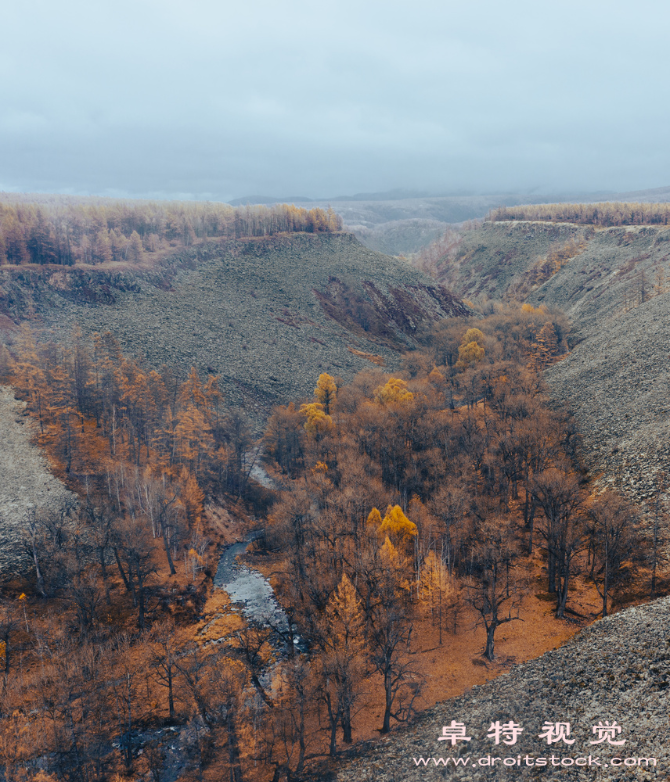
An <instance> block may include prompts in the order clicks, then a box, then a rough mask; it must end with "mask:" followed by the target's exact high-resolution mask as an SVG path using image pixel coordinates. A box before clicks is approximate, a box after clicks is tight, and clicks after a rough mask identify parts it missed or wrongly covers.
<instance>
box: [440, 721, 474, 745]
mask: <svg viewBox="0 0 670 782" xmlns="http://www.w3.org/2000/svg"><path fill="white" fill-rule="evenodd" d="M471 738H472V737H471V736H466V735H465V724H464V723H463V722H456V720H452V721H451V725H445V726H444V727H443V728H442V735H441V736H440V737H439V738H438V741H450V742H451V746H452V747H453V746H455V744H456V742H457V741H470V739H471Z"/></svg>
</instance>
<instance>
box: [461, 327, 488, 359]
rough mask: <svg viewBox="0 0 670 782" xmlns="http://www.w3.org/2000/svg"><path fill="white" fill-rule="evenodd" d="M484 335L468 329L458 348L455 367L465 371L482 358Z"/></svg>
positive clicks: (476, 330)
mask: <svg viewBox="0 0 670 782" xmlns="http://www.w3.org/2000/svg"><path fill="white" fill-rule="evenodd" d="M484 353H485V351H484V335H483V334H482V332H481V331H480V330H479V329H468V330H467V331H466V332H465V334H464V335H463V339H462V340H461V344H460V346H459V348H458V361H457V362H456V366H457V367H459V369H465V368H466V367H469V366H470V365H471V364H475V363H476V362H477V361H481V360H482V359H483V358H484Z"/></svg>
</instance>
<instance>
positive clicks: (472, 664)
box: [245, 555, 600, 753]
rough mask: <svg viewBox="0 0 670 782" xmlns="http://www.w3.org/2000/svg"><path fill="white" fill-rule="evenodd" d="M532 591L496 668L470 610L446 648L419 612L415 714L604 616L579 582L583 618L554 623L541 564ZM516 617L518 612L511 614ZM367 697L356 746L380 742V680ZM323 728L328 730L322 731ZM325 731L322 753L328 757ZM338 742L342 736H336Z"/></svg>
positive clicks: (499, 648) (271, 568)
mask: <svg viewBox="0 0 670 782" xmlns="http://www.w3.org/2000/svg"><path fill="white" fill-rule="evenodd" d="M245 560H246V562H247V564H248V565H249V566H250V567H253V568H256V569H257V570H259V571H261V572H263V574H264V575H265V576H266V577H268V578H270V581H271V582H272V581H274V580H275V578H276V575H275V574H276V573H277V572H278V570H279V569H280V568H281V564H280V562H279V561H278V560H277V559H275V560H274V561H268V559H267V557H260V556H252V555H248V556H247V557H245ZM534 568H535V575H534V576H533V578H532V581H531V584H532V587H531V589H530V591H529V594H527V595H526V596H525V597H524V599H523V601H522V603H521V606H520V610H519V616H520V619H521V621H518V620H515V621H512V622H508V623H506V624H504V625H501V626H500V627H499V628H498V630H497V631H496V635H495V657H496V660H495V662H493V663H491V662H489V661H488V660H486V658H484V657H483V654H482V653H483V651H484V646H485V641H486V637H485V631H484V628H483V627H481V626H478V624H477V615H476V614H475V612H474V611H473V610H472V609H471V608H470V607H469V606H467V605H465V604H461V606H460V607H459V610H458V614H457V626H456V632H454V628H453V623H454V616H453V612H451V613H450V614H449V615H448V616H447V617H445V618H444V620H443V630H442V644H441V645H440V642H439V641H440V633H439V630H438V628H437V627H436V626H435V625H434V623H433V621H432V620H431V616H430V611H429V610H428V611H427V612H426V611H420V610H417V616H416V621H415V623H414V633H413V648H414V655H415V658H414V665H413V667H414V668H415V669H416V670H417V671H420V672H421V674H422V675H423V677H424V680H425V681H424V684H423V687H422V691H421V696H420V698H419V699H418V700H417V701H416V703H415V706H416V709H417V710H419V711H422V710H424V709H427V708H430V707H431V706H434V705H435V704H436V703H438V702H440V701H444V700H448V699H449V698H453V697H456V696H458V695H461V694H463V693H465V692H467V691H468V690H470V689H471V688H472V687H473V686H474V685H479V684H483V683H484V682H487V681H489V680H490V679H494V678H495V677H497V676H500V675H501V674H503V673H506V672H507V671H509V670H510V668H511V667H512V666H513V665H516V664H518V663H522V662H525V661H526V660H530V659H533V658H535V657H539V656H540V655H542V654H544V652H546V651H548V650H550V649H555V648H557V647H559V646H561V645H562V644H564V643H565V642H566V641H567V640H568V639H569V638H571V637H572V636H573V635H575V634H576V633H577V632H579V630H581V628H582V627H585V626H586V625H587V624H590V623H591V621H593V620H594V619H595V616H596V614H597V612H598V611H599V610H600V601H599V598H598V595H597V593H596V591H595V589H594V588H593V587H592V585H590V584H587V583H585V582H584V581H583V580H582V579H580V578H578V579H576V581H575V584H574V590H573V592H572V594H571V599H570V600H569V608H570V609H572V611H574V612H576V613H577V614H580V615H581V616H579V617H578V616H572V615H571V616H570V617H569V618H567V619H556V618H555V616H554V610H555V601H554V598H553V597H552V596H550V595H549V594H547V593H546V592H544V591H543V590H544V589H546V576H545V577H543V576H542V573H541V563H540V562H539V561H537V562H536V563H535V564H534ZM513 615H515V614H514V612H513ZM367 685H368V686H367V687H366V691H365V692H364V694H363V696H362V697H361V699H360V701H359V702H358V704H357V707H356V716H355V718H354V720H353V723H354V742H357V741H366V740H369V739H373V738H375V737H377V736H379V735H380V734H379V729H380V728H381V724H382V716H383V690H382V686H381V680H380V679H379V677H378V676H377V675H373V676H371V677H370V678H369V679H368V680H367ZM324 727H325V726H324ZM326 740H327V739H326V734H325V731H324V747H323V751H324V753H325V752H326V751H327V744H326ZM338 741H339V736H338Z"/></svg>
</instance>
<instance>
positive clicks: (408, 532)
mask: <svg viewBox="0 0 670 782" xmlns="http://www.w3.org/2000/svg"><path fill="white" fill-rule="evenodd" d="M379 532H380V533H381V534H382V535H388V536H389V537H390V538H391V539H393V540H395V541H396V542H397V543H405V541H407V540H408V539H409V538H411V537H415V536H416V535H417V534H418V530H417V528H416V524H414V522H412V521H410V520H409V519H408V518H407V516H405V514H404V513H403V512H402V508H401V507H400V505H394V506H393V507H391V506H390V505H389V506H388V508H387V509H386V515H385V516H384V518H383V519H382V523H381V526H380V527H379Z"/></svg>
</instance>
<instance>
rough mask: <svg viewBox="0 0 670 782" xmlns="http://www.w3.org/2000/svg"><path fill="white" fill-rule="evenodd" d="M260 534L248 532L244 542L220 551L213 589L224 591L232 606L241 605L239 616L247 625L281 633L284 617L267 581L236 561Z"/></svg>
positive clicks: (285, 617)
mask: <svg viewBox="0 0 670 782" xmlns="http://www.w3.org/2000/svg"><path fill="white" fill-rule="evenodd" d="M261 535H262V533H261V532H252V533H251V534H250V535H249V536H248V537H247V539H246V540H243V541H241V542H240V543H233V544H232V545H230V546H228V547H227V548H226V549H225V550H224V551H223V553H222V554H221V559H220V560H219V566H218V568H217V569H216V575H215V576H214V586H215V587H217V588H218V589H224V590H225V591H226V592H227V593H228V594H229V595H230V599H231V601H232V602H233V603H238V604H241V606H242V614H243V615H244V616H245V618H246V619H247V620H248V621H249V622H251V623H253V624H256V625H261V626H262V627H273V628H276V629H277V630H278V631H279V632H280V633H285V632H288V629H289V627H288V617H287V616H286V614H285V613H284V610H283V609H282V607H281V606H280V605H279V603H278V602H277V599H276V597H275V593H274V590H273V589H272V587H271V586H270V582H269V581H268V580H267V578H265V576H264V575H262V573H259V572H258V571H257V570H253V569H252V568H249V567H247V566H246V565H241V564H240V563H239V562H237V557H238V556H239V555H240V554H243V553H244V552H245V551H246V550H247V548H248V547H249V545H250V544H251V543H253V541H254V540H257V539H258V538H259V537H260V536H261Z"/></svg>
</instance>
